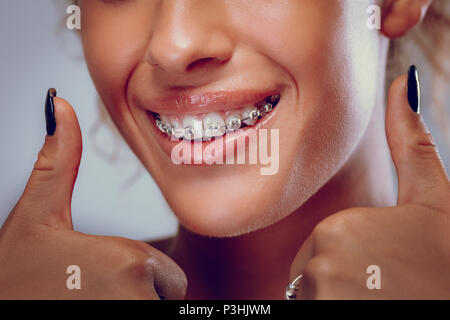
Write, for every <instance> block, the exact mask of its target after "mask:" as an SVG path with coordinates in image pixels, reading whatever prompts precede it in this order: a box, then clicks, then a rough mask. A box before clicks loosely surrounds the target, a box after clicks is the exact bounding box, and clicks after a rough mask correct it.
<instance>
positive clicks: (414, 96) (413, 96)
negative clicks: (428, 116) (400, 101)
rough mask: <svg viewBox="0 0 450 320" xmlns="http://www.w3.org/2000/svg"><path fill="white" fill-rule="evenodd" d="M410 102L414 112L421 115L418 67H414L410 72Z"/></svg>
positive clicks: (410, 68)
mask: <svg viewBox="0 0 450 320" xmlns="http://www.w3.org/2000/svg"><path fill="white" fill-rule="evenodd" d="M408 102H409V106H410V107H411V109H412V111H414V112H415V113H417V114H420V80H419V71H418V70H417V67H416V66H414V65H412V66H411V67H409V70H408Z"/></svg>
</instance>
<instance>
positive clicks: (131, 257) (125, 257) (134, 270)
mask: <svg viewBox="0 0 450 320" xmlns="http://www.w3.org/2000/svg"><path fill="white" fill-rule="evenodd" d="M113 242H114V245H113V246H112V254H111V255H110V258H111V260H112V261H111V262H112V263H113V265H115V266H117V270H118V272H120V273H121V274H123V275H125V276H126V277H131V278H133V279H146V280H151V279H153V276H152V270H151V269H150V268H148V266H147V260H148V259H149V257H150V256H151V255H150V252H149V251H146V250H144V247H143V246H142V244H140V243H139V241H134V240H130V239H126V238H115V239H114V240H113Z"/></svg>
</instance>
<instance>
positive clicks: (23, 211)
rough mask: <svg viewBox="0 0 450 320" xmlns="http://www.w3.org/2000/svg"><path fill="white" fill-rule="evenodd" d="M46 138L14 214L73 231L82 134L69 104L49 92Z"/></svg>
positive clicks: (54, 93) (53, 90)
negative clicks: (72, 203)
mask: <svg viewBox="0 0 450 320" xmlns="http://www.w3.org/2000/svg"><path fill="white" fill-rule="evenodd" d="M45 115H46V120H47V133H48V134H47V136H46V137H45V143H44V146H43V147H42V149H41V151H40V152H39V154H38V160H37V161H36V163H35V165H34V168H33V171H32V173H31V176H30V178H29V180H28V183H27V185H26V187H25V191H24V193H23V194H22V197H21V198H20V200H19V202H18V204H17V205H16V207H15V208H14V210H13V214H12V218H13V217H14V215H20V216H22V217H23V218H26V219H25V220H26V221H35V222H36V223H42V224H47V225H51V226H53V227H58V228H59V227H61V228H66V229H72V228H73V227H72V218H71V201H72V192H73V187H74V185H75V180H76V178H77V174H78V167H79V165H80V160H81V153H82V141H81V131H80V126H79V124H78V120H77V116H76V114H75V111H74V110H73V108H72V107H71V106H70V104H69V103H68V102H67V101H65V100H63V99H60V98H56V90H55V89H50V90H49V91H48V93H47V99H46V103H45Z"/></svg>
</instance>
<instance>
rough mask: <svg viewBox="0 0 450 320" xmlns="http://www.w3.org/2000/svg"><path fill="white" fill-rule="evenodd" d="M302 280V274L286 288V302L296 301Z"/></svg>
mask: <svg viewBox="0 0 450 320" xmlns="http://www.w3.org/2000/svg"><path fill="white" fill-rule="evenodd" d="M302 278H303V274H301V275H299V276H298V277H297V278H295V279H294V281H292V282H291V283H290V284H289V285H288V286H287V288H286V300H297V292H298V290H299V289H300V287H299V284H300V280H301V279H302Z"/></svg>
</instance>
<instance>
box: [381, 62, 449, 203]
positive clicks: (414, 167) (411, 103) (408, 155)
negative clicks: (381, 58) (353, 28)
mask: <svg viewBox="0 0 450 320" xmlns="http://www.w3.org/2000/svg"><path fill="white" fill-rule="evenodd" d="M414 111H417V112H414ZM419 111H420V84H419V81H418V73H417V69H416V68H415V67H414V66H412V67H411V68H410V70H409V73H408V75H404V76H401V77H399V78H398V79H397V80H395V81H394V83H393V84H392V86H391V89H390V91H389V97H388V103H387V109H386V136H387V139H388V143H389V148H390V150H391V155H392V159H393V161H394V164H395V168H396V170H397V176H398V188H399V191H398V193H399V195H398V204H405V203H428V202H430V201H435V200H436V197H437V196H439V195H440V194H445V193H446V192H448V190H449V180H448V177H447V175H446V172H445V169H444V166H443V164H442V161H441V158H440V156H439V152H438V150H437V148H436V145H435V144H434V142H433V138H432V136H431V134H430V133H429V131H428V129H427V128H426V126H425V123H424V122H423V119H422V117H421V116H420V115H419V114H418V112H419ZM443 191H445V192H443Z"/></svg>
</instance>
